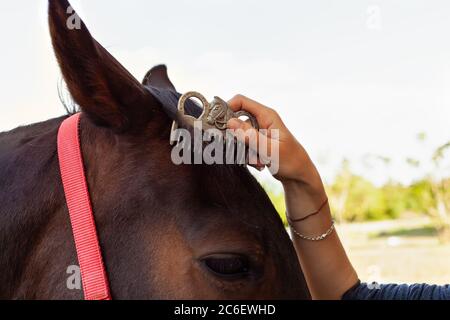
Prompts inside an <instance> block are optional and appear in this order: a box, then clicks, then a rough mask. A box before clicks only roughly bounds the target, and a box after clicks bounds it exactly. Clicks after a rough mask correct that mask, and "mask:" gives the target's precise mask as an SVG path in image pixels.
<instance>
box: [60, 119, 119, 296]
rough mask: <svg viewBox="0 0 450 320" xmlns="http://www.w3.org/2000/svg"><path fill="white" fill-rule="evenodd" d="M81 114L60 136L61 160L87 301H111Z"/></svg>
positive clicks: (63, 126) (61, 128)
mask: <svg viewBox="0 0 450 320" xmlns="http://www.w3.org/2000/svg"><path fill="white" fill-rule="evenodd" d="M80 115H81V114H80V113H78V114H75V115H73V116H71V117H69V118H68V119H66V120H65V121H64V122H63V123H62V124H61V127H60V128H59V132H58V158H59V166H60V170H61V178H62V183H63V186H64V193H65V196H66V203H67V207H68V209H69V215H70V221H71V224H72V231H73V236H74V239H75V247H76V250H77V256H78V262H79V264H80V270H81V280H82V283H83V291H84V298H85V300H111V294H110V291H109V285H108V276H107V274H106V271H105V266H104V264H103V259H102V252H101V249H100V245H99V241H98V235H97V231H96V228H95V220H94V214H93V212H92V206H91V201H90V197H89V191H88V187H87V182H86V176H85V173H84V166H83V157H82V154H81V147H80V136H79V123H80Z"/></svg>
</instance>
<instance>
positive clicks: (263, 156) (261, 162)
mask: <svg viewBox="0 0 450 320" xmlns="http://www.w3.org/2000/svg"><path fill="white" fill-rule="evenodd" d="M228 128H229V129H231V130H233V134H234V136H235V137H236V138H237V139H238V140H239V141H241V142H244V143H245V144H246V145H247V146H248V147H249V149H250V152H251V153H250V154H249V163H250V164H251V165H253V166H254V167H256V168H261V167H262V168H263V167H264V166H265V165H267V164H268V163H270V161H269V158H270V151H271V150H272V149H271V148H272V143H273V141H272V139H271V138H270V137H268V136H267V135H266V134H263V132H264V130H262V131H258V130H256V129H255V128H253V127H252V125H251V124H250V123H248V122H245V121H242V120H240V119H231V120H230V121H228Z"/></svg>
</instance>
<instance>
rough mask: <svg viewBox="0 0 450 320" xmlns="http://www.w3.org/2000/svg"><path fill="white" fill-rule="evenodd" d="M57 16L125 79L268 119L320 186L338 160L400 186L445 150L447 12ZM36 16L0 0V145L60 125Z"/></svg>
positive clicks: (45, 42) (53, 70)
mask: <svg viewBox="0 0 450 320" xmlns="http://www.w3.org/2000/svg"><path fill="white" fill-rule="evenodd" d="M71 3H72V5H73V7H74V8H75V9H76V10H77V11H78V13H79V14H80V16H81V17H82V18H83V20H84V21H85V22H86V24H87V26H88V28H89V29H90V31H91V33H92V34H93V35H94V37H96V39H97V40H98V41H99V42H100V43H102V44H103V45H104V46H105V47H106V48H107V49H108V50H109V51H110V52H111V53H112V54H113V55H114V56H115V57H116V58H118V60H119V61H120V62H122V64H123V65H124V66H125V67H126V68H128V69H129V70H130V71H131V72H132V74H134V76H135V77H136V78H138V79H142V78H143V76H144V74H145V73H146V72H147V71H148V70H149V69H150V68H151V67H152V66H154V65H156V64H160V63H164V64H166V65H167V66H168V68H169V74H170V77H171V79H172V81H173V82H174V83H175V85H176V87H177V89H178V91H179V92H186V91H191V90H195V91H199V92H202V93H203V94H204V95H205V96H206V97H208V98H209V99H211V100H212V97H213V96H214V95H218V96H220V97H222V98H224V99H228V98H231V97H232V96H233V95H234V94H237V93H241V94H245V95H247V96H249V97H252V98H254V99H256V100H258V101H260V102H262V103H264V104H266V105H269V106H271V107H273V108H275V109H276V110H277V111H278V112H279V113H280V115H281V116H282V118H283V119H284V121H285V122H286V124H287V126H288V127H289V128H290V129H291V131H292V132H293V133H294V134H295V136H296V137H297V138H298V140H299V141H300V142H301V143H302V144H303V145H304V146H305V148H306V149H307V150H308V152H309V153H310V155H311V157H312V159H313V161H314V162H315V163H316V165H317V167H318V168H319V171H320V172H321V174H322V176H323V177H324V179H325V180H326V181H332V179H333V177H334V176H335V174H336V172H338V171H339V168H340V167H341V164H342V161H343V159H344V158H346V159H348V160H349V161H350V165H351V168H352V169H353V170H354V171H355V172H356V173H358V174H361V175H363V176H364V177H366V178H368V179H370V180H371V181H373V182H374V183H376V184H381V183H384V182H385V181H387V180H389V179H392V180H395V181H399V182H402V183H410V182H411V181H414V180H415V179H418V178H420V177H421V176H423V175H424V174H426V173H428V172H430V170H432V168H431V166H430V165H429V161H428V160H429V159H430V156H431V152H432V150H433V149H435V148H437V147H439V146H440V145H442V144H444V143H446V142H448V141H449V140H450V130H449V127H450V36H449V33H450V19H449V17H450V2H449V1H447V0H433V1H429V0H346V1H333V0H315V1H305V0H300V1H286V0H280V1H261V0H259V1H256V0H240V1H232V0H227V1H225V0H195V1H194V0H192V1H187V0H179V1H149V0H128V1H108V0H89V1H87V0H77V1H72V2H71ZM46 7H47V1H44V0H36V1H6V0H0V39H1V41H2V45H1V49H0V70H1V72H0V88H1V91H0V92H1V95H2V96H1V100H0V101H1V102H0V110H1V112H0V115H1V116H0V131H7V130H10V129H12V128H15V127H17V126H19V125H24V124H29V123H34V122H38V121H43V120H46V119H48V118H52V117H56V116H59V115H62V114H63V113H64V109H63V107H62V105H61V103H60V101H59V99H58V94H57V84H58V82H59V80H60V78H61V76H60V73H59V70H58V66H57V64H56V61H55V58H54V55H53V52H52V48H51V44H50V38H49V33H48V27H47V17H46V11H47V9H46ZM421 132H425V133H426V136H427V139H426V141H425V142H419V141H418V140H417V135H418V134H419V133H421ZM380 156H381V157H387V158H390V159H391V162H390V164H389V165H386V164H384V163H383V162H382V161H379V160H378V158H379V157H380ZM449 156H450V155H449ZM406 158H414V159H419V160H422V163H424V166H423V167H421V168H413V167H410V166H408V165H406V163H405V159H406ZM440 174H441V175H448V176H450V168H449V167H448V166H447V167H444V170H441V171H440Z"/></svg>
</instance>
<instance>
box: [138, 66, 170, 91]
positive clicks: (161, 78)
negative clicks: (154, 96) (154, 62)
mask: <svg viewBox="0 0 450 320" xmlns="http://www.w3.org/2000/svg"><path fill="white" fill-rule="evenodd" d="M142 84H143V85H145V86H154V87H158V88H162V89H170V90H173V91H176V89H175V86H174V85H173V83H172V81H170V79H169V75H168V74H167V67H166V66H165V65H159V66H156V67H153V68H152V69H150V71H149V72H147V74H146V75H145V77H144V81H142Z"/></svg>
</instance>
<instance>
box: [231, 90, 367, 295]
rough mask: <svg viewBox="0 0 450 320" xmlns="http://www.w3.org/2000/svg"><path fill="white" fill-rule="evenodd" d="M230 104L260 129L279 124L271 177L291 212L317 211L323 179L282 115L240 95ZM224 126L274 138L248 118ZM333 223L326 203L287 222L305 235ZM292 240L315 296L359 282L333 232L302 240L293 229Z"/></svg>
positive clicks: (336, 292)
mask: <svg viewBox="0 0 450 320" xmlns="http://www.w3.org/2000/svg"><path fill="white" fill-rule="evenodd" d="M229 105H230V107H231V108H233V109H234V110H235V111H237V110H245V111H248V112H250V113H251V114H253V115H254V116H255V117H256V118H257V120H258V123H259V125H260V127H261V128H262V129H268V130H270V129H278V130H279V139H278V143H279V157H278V159H279V163H277V167H278V168H279V169H278V172H276V173H275V174H274V177H275V178H277V179H278V180H280V181H281V183H282V184H283V187H284V191H285V198H286V206H287V210H288V215H289V217H290V218H291V219H293V220H296V219H299V218H303V217H305V216H307V215H308V214H309V213H311V212H315V211H317V210H318V209H319V208H320V206H321V205H322V204H323V203H324V201H325V200H326V199H327V195H326V193H325V189H324V186H323V183H322V180H321V178H320V175H319V173H318V172H317V169H316V167H315V166H314V164H313V163H312V161H311V159H310V158H309V156H308V154H307V152H306V151H305V149H304V148H303V147H302V146H301V144H300V143H299V142H298V141H297V140H296V139H295V137H294V136H293V135H292V134H291V132H290V131H289V130H288V129H287V128H286V126H285V125H284V123H283V121H282V120H281V118H280V116H279V115H278V114H277V113H276V112H275V111H274V110H272V109H270V108H268V107H266V106H264V105H262V104H260V103H258V102H256V101H253V100H251V99H249V98H246V97H244V96H241V95H239V96H236V97H234V98H233V99H232V100H230V101H229ZM228 127H229V128H230V129H244V130H253V131H254V132H253V134H254V135H256V136H258V138H259V143H274V142H275V141H273V140H272V137H271V136H270V134H269V135H268V136H263V135H262V134H261V133H259V132H257V131H256V130H254V129H252V128H251V126H250V124H248V123H246V122H243V121H240V120H237V119H232V120H230V122H229V123H228ZM269 132H270V131H269ZM238 138H240V137H239V136H238ZM271 160H272V159H271ZM263 163H265V162H264V161H261V163H259V164H258V165H257V167H263ZM331 223H332V218H331V213H330V208H329V206H328V204H327V205H325V206H324V207H323V209H322V210H321V211H320V212H319V213H318V214H316V215H314V216H311V217H309V218H307V219H306V220H304V221H299V222H295V223H292V225H291V227H292V228H294V229H295V230H296V231H297V232H299V233H301V234H303V235H306V236H318V235H321V234H323V233H324V232H325V231H327V230H328V229H329V228H330V226H331ZM294 246H295V248H296V251H297V255H298V258H299V261H300V264H301V266H302V269H303V272H304V274H305V277H306V280H307V282H308V286H309V289H310V291H311V294H312V297H313V299H341V298H342V296H343V294H344V293H345V292H346V291H347V290H349V289H350V288H351V287H352V286H354V285H355V284H356V283H357V282H358V276H357V274H356V272H355V270H354V269H353V266H352V265H351V263H350V261H349V259H348V257H347V255H346V253H345V250H344V248H343V246H342V244H341V242H340V240H339V237H338V234H337V232H333V233H332V234H330V235H329V236H328V237H326V238H325V239H324V240H322V241H308V240H303V239H301V238H300V237H298V236H296V235H294Z"/></svg>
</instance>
